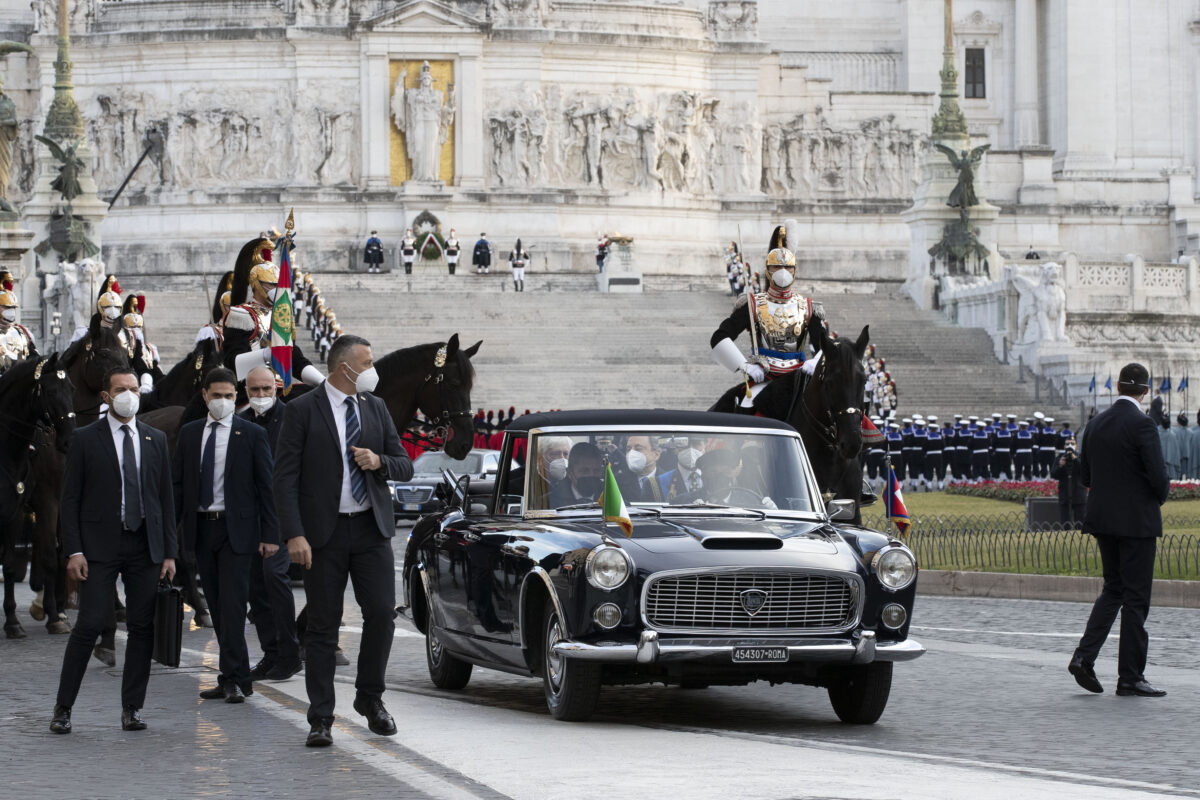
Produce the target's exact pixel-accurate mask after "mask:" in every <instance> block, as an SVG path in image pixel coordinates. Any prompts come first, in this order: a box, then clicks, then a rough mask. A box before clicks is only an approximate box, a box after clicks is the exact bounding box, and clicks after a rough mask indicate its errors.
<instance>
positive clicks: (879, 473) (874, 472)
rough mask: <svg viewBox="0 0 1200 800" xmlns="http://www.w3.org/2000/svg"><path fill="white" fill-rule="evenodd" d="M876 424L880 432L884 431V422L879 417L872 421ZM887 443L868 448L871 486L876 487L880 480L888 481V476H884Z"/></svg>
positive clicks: (868, 477) (881, 442)
mask: <svg viewBox="0 0 1200 800" xmlns="http://www.w3.org/2000/svg"><path fill="white" fill-rule="evenodd" d="M871 422H873V423H875V427H877V428H879V429H880V430H883V429H884V425H883V420H881V419H879V418H878V417H876V418H874V419H872V420H871ZM886 445H887V442H886V441H880V442H872V443H871V444H870V445H868V447H867V479H868V480H870V481H871V485H875V481H877V480H879V479H881V478H882V479H883V480H884V481H886V480H887V475H885V474H884V466H883V461H884V454H885V452H886Z"/></svg>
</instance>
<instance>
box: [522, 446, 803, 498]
mask: <svg viewBox="0 0 1200 800" xmlns="http://www.w3.org/2000/svg"><path fill="white" fill-rule="evenodd" d="M531 452H532V453H534V454H536V457H535V458H533V459H531V461H532V465H531V469H533V474H532V475H531V476H530V481H529V498H528V503H527V504H526V506H525V507H526V509H527V510H530V511H538V510H553V509H562V508H564V507H567V506H583V507H586V505H589V504H594V503H596V502H597V501H598V499H599V497H600V494H601V492H602V491H603V487H604V464H605V463H606V462H607V463H608V464H610V465H611V466H612V470H613V476H614V477H615V478H616V481H617V486H618V488H619V489H620V491H621V496H622V498H623V499H624V500H625V504H626V505H627V506H629V507H631V508H636V507H643V508H654V509H657V510H660V511H663V512H666V511H669V510H670V509H672V508H682V507H692V508H694V507H696V506H731V507H735V508H744V509H752V510H757V511H776V510H781V511H806V512H812V511H814V503H813V499H812V498H811V497H810V496H809V491H808V483H807V481H806V480H805V477H804V467H803V464H804V462H803V457H804V456H803V454H802V452H801V448H800V442H799V440H798V439H797V438H796V437H795V436H780V435H770V434H765V433H724V432H703V431H686V430H685V431H628V432H614V431H603V432H596V433H574V432H573V433H571V434H570V435H569V436H567V435H556V434H549V433H547V434H538V435H535V436H534V437H533V444H532V447H531Z"/></svg>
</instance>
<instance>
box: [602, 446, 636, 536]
mask: <svg viewBox="0 0 1200 800" xmlns="http://www.w3.org/2000/svg"><path fill="white" fill-rule="evenodd" d="M600 507H601V508H602V509H603V510H604V521H605V522H615V523H617V525H619V526H620V527H621V530H622V531H624V532H625V535H626V536H633V522H632V521H631V520H630V519H629V509H628V508H626V507H625V498H623V497H621V489H620V487H619V486H617V479H616V477H614V476H613V471H612V464H609V463H605V464H604V494H602V495H600Z"/></svg>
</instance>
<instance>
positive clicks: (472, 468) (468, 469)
mask: <svg viewBox="0 0 1200 800" xmlns="http://www.w3.org/2000/svg"><path fill="white" fill-rule="evenodd" d="M482 458H483V457H482V456H481V455H480V454H479V453H467V457H466V458H464V459H463V460H461V461H459V460H457V459H454V458H451V457H450V456H448V455H446V454H445V453H443V452H441V451H440V450H439V451H437V452H430V453H422V454H421V455H420V456H418V458H417V460H416V461H414V462H413V473H414V474H416V475H441V474H442V470H444V469H448V470H450V471H451V472H453V473H454V474H455V475H466V474H468V473H469V474H471V475H475V474H477V473H480V472H482V471H483V467H482V466H480V464H481V463H482Z"/></svg>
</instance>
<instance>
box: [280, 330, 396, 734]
mask: <svg viewBox="0 0 1200 800" xmlns="http://www.w3.org/2000/svg"><path fill="white" fill-rule="evenodd" d="M328 363H329V379H328V380H327V381H325V383H324V384H322V385H321V386H320V387H318V388H317V389H315V390H314V391H311V392H308V393H307V394H304V395H301V396H300V397H298V398H296V399H295V400H292V401H291V402H289V403H288V404H287V405H286V406H285V408H284V414H283V430H282V431H280V434H279V443H278V450H277V452H276V457H275V465H276V467H275V508H276V511H277V512H278V514H279V523H280V529H281V531H282V532H283V538H284V539H285V540H286V541H287V546H288V554H289V556H290V557H291V559H292V561H295V562H296V563H298V564H300V565H302V566H304V567H305V571H304V592H305V594H306V595H307V597H308V626H307V630H306V631H305V637H304V645H305V650H306V656H307V658H306V660H305V683H306V687H307V689H308V699H309V708H308V721H309V724H310V725H311V730H310V731H309V735H308V739H307V741H306V742H305V744H307V745H308V746H309V747H328V746H329V745H331V744H333V732H332V726H333V709H334V689H333V672H334V650H335V648H336V647H337V641H338V626H339V623H340V621H341V618H342V598H343V597H344V595H345V592H346V581H347V579H348V578H349V576H350V575H353V576H354V597H355V599H356V600H357V601H358V605H359V607H360V608H361V609H362V618H363V623H362V626H363V633H362V639H361V647H360V649H359V657H358V677H357V679H356V681H355V687H356V688H357V690H358V692H357V697H356V698H355V700H354V710H355V711H357V712H358V713H360V714H362V715H363V716H365V717H366V718H367V724H368V727H369V728H370V729H371V730H372V731H373V732H375V733H377V734H380V735H383V736H391V735H393V734H395V733H396V723H395V721H394V720H393V719H392V716H391V714H389V713H388V712H387V709H386V708H385V707H384V705H383V692H384V688H385V687H384V673H385V671H386V668H387V663H388V655H389V654H390V653H391V648H392V637H393V634H394V632H395V628H396V625H395V621H394V613H395V608H396V579H395V559H394V557H393V553H392V537H393V536H394V535H395V532H396V524H395V521H394V519H393V517H392V496H391V492H390V490H389V488H388V480H396V481H405V480H408V479H409V478H411V477H412V474H413V469H412V462H411V461H409V459H408V455H407V454H406V453H405V451H404V448H403V446H402V445H401V444H400V437H399V436H398V435H397V433H396V426H395V424H394V423H393V422H392V417H391V415H390V414H389V413H388V410H387V406H385V405H384V402H383V400H381V399H380V398H378V397H376V396H375V395H373V394H371V391H372V390H374V389H375V387H376V385H377V384H378V383H379V375H378V373H377V372H376V371H375V367H374V366H373V363H374V360H373V356H372V353H371V344H370V342H368V341H367V340H366V339H363V338H362V337H360V336H351V335H345V336H341V337H339V338H338V340H337V341H336V342H334V343H333V347H331V348H330V349H329V362H328ZM330 465H333V469H332V470H331V469H330ZM339 465H340V469H339Z"/></svg>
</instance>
